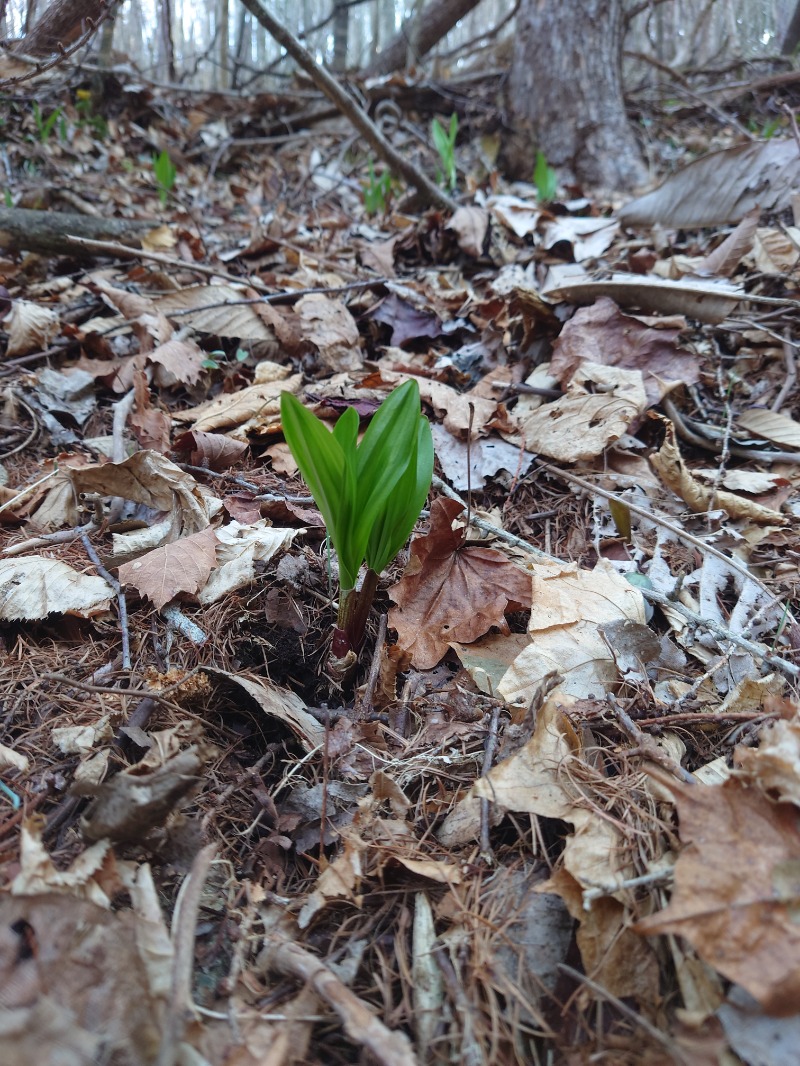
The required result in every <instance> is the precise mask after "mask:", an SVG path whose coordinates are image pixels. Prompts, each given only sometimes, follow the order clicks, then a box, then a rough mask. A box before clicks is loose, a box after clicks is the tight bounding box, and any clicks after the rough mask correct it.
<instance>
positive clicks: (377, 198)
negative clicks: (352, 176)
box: [362, 159, 392, 215]
mask: <svg viewBox="0 0 800 1066" xmlns="http://www.w3.org/2000/svg"><path fill="white" fill-rule="evenodd" d="M362 192H363V194H364V209H365V211H366V212H367V214H368V215H377V214H378V212H380V213H381V214H385V213H386V208H387V207H388V205H389V200H390V198H391V195H392V175H391V172H390V171H388V170H384V172H383V174H381V176H380V177H379V178H376V177H375V165H374V163H373V162H372V160H371V159H370V161H369V181H368V182H367V183H366V184H365V185H364V186H363V187H362Z"/></svg>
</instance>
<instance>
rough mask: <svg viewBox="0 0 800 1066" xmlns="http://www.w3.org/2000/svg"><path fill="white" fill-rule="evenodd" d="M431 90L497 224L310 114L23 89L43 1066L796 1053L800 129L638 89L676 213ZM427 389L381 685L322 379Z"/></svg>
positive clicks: (28, 717)
mask: <svg viewBox="0 0 800 1066" xmlns="http://www.w3.org/2000/svg"><path fill="white" fill-rule="evenodd" d="M397 84H398V85H399V86H400V88H399V89H398V92H399V93H400V94H401V97H402V100H401V102H402V107H401V106H400V105H399V104H398V103H397V102H391V101H389V102H386V101H384V105H383V110H382V111H381V110H380V108H379V114H378V116H377V117H378V120H379V121H381V122H382V123H383V128H384V130H385V132H386V134H387V136H389V137H390V139H391V140H392V142H393V144H394V145H395V147H396V148H398V149H399V150H400V151H402V152H403V153H405V154H406V155H407V156H408V157H409V158H413V159H414V160H415V162H416V164H417V165H418V166H419V167H420V168H421V169H424V171H425V172H426V173H428V174H429V175H430V176H431V177H432V178H435V177H436V175H437V171H439V172H440V173H441V174H442V175H443V176H444V178H445V180H446V179H447V175H448V171H449V160H448V158H447V156H446V153H445V154H440V155H437V152H436V151H435V150H434V149H433V148H432V147H431V135H430V118H431V109H434V110H437V111H438V114H439V116H440V118H441V122H442V127H443V129H447V128H448V122H449V118H450V107H451V106H452V107H453V108H456V109H457V110H459V112H460V116H461V117H460V120H459V126H458V138H457V145H456V148H455V155H454V162H455V164H456V168H457V169H456V173H455V184H454V189H453V191H452V195H453V196H454V197H455V198H456V199H457V200H458V202H459V208H458V210H457V211H456V213H455V214H453V215H449V214H447V213H444V212H443V211H442V210H438V209H436V210H428V211H419V210H417V209H415V208H414V206H413V202H409V200H408V198H407V195H406V190H405V189H403V188H402V187H401V186H400V184H399V183H398V182H397V180H396V179H394V178H392V177H391V176H389V175H388V172H386V171H385V170H384V168H383V165H382V164H380V163H379V162H377V161H375V160H370V158H369V156H368V154H367V153H365V152H364V151H363V150H362V148H361V147H360V142H359V140H358V138H357V137H356V136H355V135H354V134H353V132H352V130H351V128H350V127H349V126H348V125H347V124H346V123H345V122H344V121H343V120H341V119H337V118H336V117H335V116H331V115H329V116H328V117H327V118H326V119H325V120H324V121H322V120H320V121H319V122H315V123H314V124H313V125H308V126H307V125H304V123H307V122H309V114H310V113H313V111H314V109H315V108H316V109H317V110H319V109H320V106H321V105H320V103H319V101H317V100H316V98H315V96H314V94H313V93H312V92H310V91H305V90H303V91H302V92H298V93H297V94H295V95H294V96H292V95H291V94H287V96H285V97H280V98H279V97H277V96H276V97H258V98H251V99H249V100H247V101H246V102H243V101H242V100H241V99H238V98H234V97H232V96H226V95H224V94H218V95H213V94H205V95H204V94H197V93H195V94H190V93H188V92H187V93H183V94H181V93H179V92H177V91H175V90H166V89H162V88H158V87H154V86H149V87H148V86H145V85H142V84H138V85H135V84H133V83H132V82H131V80H130V79H128V80H126V79H124V78H114V77H109V78H107V79H106V80H105V81H104V82H100V81H98V80H94V81H92V80H91V78H90V77H89V76H88V75H84V74H82V73H81V72H80V71H74V72H72V73H64V71H61V70H59V69H58V68H56V69H55V70H53V71H51V72H50V74H49V75H48V76H47V77H46V78H45V79H44V80H43V81H42V82H41V83H38V84H37V88H36V90H35V92H34V90H30V89H26V87H25V85H24V83H23V84H22V85H20V86H19V87H17V88H16V90H15V95H13V96H10V97H9V98H8V106H7V108H6V110H5V115H6V119H5V124H4V125H3V126H2V128H0V148H2V166H3V172H4V174H5V178H6V182H7V184H6V186H5V206H4V207H2V208H0V220H1V224H0V235H1V236H0V241H2V243H0V283H2V288H0V331H1V332H0V343H2V345H3V357H2V362H1V363H0V377H1V378H2V382H1V385H0V387H1V388H2V408H1V409H0V461H1V462H2V470H0V473H2V484H0V545H1V550H0V640H1V641H2V649H1V650H2V663H1V664H0V677H1V680H0V698H1V699H2V704H1V708H2V709H1V710H0V723H1V724H0V789H1V790H2V791H1V792H0V884H2V886H3V894H2V895H1V896H0V912H1V913H2V921H0V1060H2V1062H3V1063H4V1064H6V1066H16V1064H19V1066H22V1064H23V1063H24V1064H26V1066H27V1064H28V1063H30V1062H37V1063H41V1064H44V1063H49V1062H55V1061H57V1059H58V1061H69V1062H70V1063H76V1064H77V1063H93V1062H98V1061H102V1062H107V1063H116V1064H126V1066H127V1064H131V1066H138V1064H142V1063H158V1064H159V1066H168V1064H169V1066H171V1064H172V1063H178V1062H180V1063H197V1064H200V1063H210V1064H212V1066H218V1064H219V1066H222V1064H231V1066H232V1064H235V1066H256V1064H260V1066H264V1064H269V1066H281V1064H284V1063H287V1064H288V1063H297V1064H300V1063H307V1064H315V1066H316V1064H320V1066H322V1064H324V1066H332V1064H337V1063H355V1062H364V1063H380V1064H385V1066H411V1064H413V1063H420V1064H422V1063H463V1064H467V1066H481V1064H486V1066H490V1064H491V1066H495V1064H523V1063H542V1064H544V1063H559V1062H564V1063H569V1064H578V1063H589V1062H593V1063H615V1064H627V1063H630V1064H640V1063H646V1064H648V1066H658V1064H662V1063H665V1064H667V1063H690V1064H704V1063H708V1064H712V1063H723V1064H728V1063H731V1064H732V1063H736V1062H740V1061H743V1062H746V1063H755V1062H758V1063H760V1064H762V1066H780V1064H782V1063H790V1062H792V1063H794V1062H796V1048H797V1047H798V1045H800V1015H798V1014H797V1013H796V1010H797V1003H798V1002H800V1000H798V994H800V926H798V924H797V906H798V898H799V897H800V890H799V889H798V872H797V871H798V866H797V863H798V856H799V855H800V832H799V831H798V820H797V805H798V804H800V715H799V714H798V703H797V697H796V691H797V681H798V675H800V655H798V651H799V650H800V626H798V623H797V621H796V619H797V611H798V602H797V599H798V597H797V592H798V560H800V544H798V540H797V536H796V522H797V516H798V514H800V463H799V460H800V425H798V422H797V421H795V419H794V416H795V415H796V414H797V412H798V407H799V406H800V389H799V388H798V383H797V372H796V363H797V351H798V346H799V345H798V340H797V337H798V331H797V321H798V308H799V307H800V302H799V301H800V293H799V292H798V289H799V288H800V266H799V265H798V264H799V262H800V218H798V217H797V216H800V204H798V201H797V197H796V196H795V199H794V212H795V213H793V209H792V203H793V201H792V197H791V192H792V185H793V183H794V182H793V179H791V178H790V179H787V180H788V185H787V180H784V179H785V175H786V173H787V172H788V173H789V174H790V175H791V174H795V175H796V173H797V162H796V159H797V155H796V153H797V148H798V144H797V142H796V140H795V134H793V131H792V126H791V123H790V121H789V119H788V118H787V117H786V116H784V115H783V113H782V112H781V111H780V110H779V109H776V108H775V106H774V100H773V99H772V98H769V99H768V98H767V97H766V96H764V97H763V98H758V97H745V98H744V99H746V100H747V110H744V109H741V108H739V104H740V103H741V100H739V101H738V102H737V103H736V105H733V104H731V105H729V108H730V115H729V117H730V118H732V119H733V120H734V121H731V122H728V121H727V120H726V116H725V115H723V116H722V117H721V118H720V114H719V108H718V107H715V108H714V109H713V110H712V111H709V110H704V109H703V108H700V107H698V106H697V105H696V101H693V102H692V103H691V104H687V105H686V106H679V105H677V104H676V103H675V101H674V100H673V101H671V102H670V103H669V105H667V104H662V103H657V104H656V103H653V98H652V97H651V99H650V102H649V103H648V105H647V109H644V105H643V104H642V103H641V102H640V103H639V105H637V106H638V107H639V113H638V118H639V120H640V122H639V128H640V130H641V131H642V136H643V137H644V136H645V135H646V138H647V143H646V145H645V148H646V150H647V152H648V154H649V157H650V160H651V162H652V163H653V164H654V173H656V172H658V173H662V174H663V173H664V171H665V170H666V169H667V168H670V169H674V170H675V171H676V173H675V177H674V179H673V181H676V182H677V184H676V185H674V186H669V185H665V186H664V187H663V190H662V191H661V192H660V193H658V194H656V196H657V199H656V200H655V201H652V200H651V201H650V202H649V203H648V202H646V201H644V200H643V201H640V202H639V203H638V204H634V205H629V206H628V207H623V205H624V203H625V198H623V197H622V196H618V197H615V196H607V197H603V196H596V195H591V194H589V193H588V192H587V191H585V190H581V189H577V188H568V189H563V188H562V189H556V188H555V187H553V188H551V189H550V190H549V191H548V190H547V189H546V188H545V186H546V184H547V180H548V175H547V173H546V171H544V170H543V171H542V172H541V173H540V174H539V175H538V179H537V184H538V188H537V185H535V184H531V185H509V184H508V183H506V182H504V181H503V179H502V176H501V175H499V174H498V171H497V169H496V162H495V160H496V158H497V149H498V146H499V145H501V143H502V136H503V132H502V126H501V124H500V123H499V121H498V120H497V115H498V104H497V101H496V99H495V97H494V92H495V90H496V85H495V84H494V83H492V82H491V81H488V82H486V83H481V82H478V81H475V82H474V83H471V87H470V88H469V89H468V90H467V89H465V88H462V89H461V90H459V89H458V88H457V87H456V88H452V89H450V90H448V92H447V93H432V92H431V91H429V90H425V92H423V91H422V89H420V90H419V92H418V93H417V95H416V97H415V95H414V92H413V90H411V89H409V88H408V87H407V86H406V87H405V88H404V87H403V85H402V84H401V83H400V82H398V83H397ZM784 91H785V94H786V96H785V98H786V99H789V100H791V91H792V87H791V86H789V87H788V88H787V89H786V90H784ZM794 92H795V93H796V92H797V89H796V87H795V89H794ZM402 94H405V95H402ZM448 101H449V102H448ZM414 102H416V107H417V110H414V107H413V106H412V103H414ZM795 104H797V100H796V99H795ZM768 127H769V128H768ZM748 130H749V131H751V132H755V134H756V135H761V134H768V135H769V136H768V137H756V138H755V139H754V138H752V137H748V132H747V131H748ZM712 148H713V149H717V150H720V151H721V152H722V153H723V154H721V155H718V156H716V157H714V162H713V163H712V165H711V170H710V171H709V170H708V169H707V170H705V171H703V172H698V171H696V170H692V168H691V167H690V168H689V170H686V171H684V170H682V169H681V167H682V166H683V165H684V164H686V163H689V162H690V161H691V159H692V158H693V157H694V156H702V155H703V153H705V152H706V151H708V150H711V149H712ZM694 165H695V166H697V165H698V164H694ZM782 168H783V169H782ZM687 175H688V176H687ZM754 176H757V177H758V182H756V181H754ZM555 177H556V178H557V175H556V176H555ZM756 184H757V185H758V190H759V191H758V196H759V200H758V202H757V203H756V202H751V203H746V202H745V201H746V200H747V196H748V195H749V196H751V198H752V196H754V195H755V193H753V188H754V186H755V185H756ZM664 190H666V191H664ZM743 202H745V206H744V208H743V207H742V203H743ZM747 207H749V208H750V210H747V209H746V208H747ZM25 209H28V210H35V211H36V212H38V213H40V217H42V218H45V219H46V222H45V223H44V226H45V229H46V230H47V233H48V239H49V240H51V241H55V242H56V243H55V244H52V243H51V244H50V245H46V244H43V243H42V242H43V240H44V239H45V238H43V237H42V236H41V233H40V232H39V231H38V229H37V230H36V232H34V228H33V223H32V222H31V216H28V215H23V214H20V211H22V210H25ZM43 212H45V213H46V214H44V215H42V214H41V213H43ZM67 212H69V213H70V215H69V217H67V216H66V214H65V213H67ZM78 216H80V217H81V218H82V219H83V220H84V222H85V223H87V224H89V225H92V224H96V225H97V226H98V227H102V223H103V221H104V220H107V219H111V218H114V219H117V220H121V223H124V226H127V225H128V224H129V223H131V224H132V223H134V222H139V223H141V222H145V223H146V225H145V226H139V228H136V226H134V225H131V229H130V232H125V229H124V226H121V228H120V230H119V232H116V233H114V234H109V235H105V236H104V237H99V236H98V233H100V232H101V228H100V229H98V230H97V232H96V233H95V235H94V236H88V237H87V236H83V237H82V242H83V243H81V244H77V243H74V242H73V243H72V244H71V245H70V244H69V242H68V235H69V234H72V233H74V232H75V226H76V225H77V224H78V223H77V221H76V218H77V217H78ZM81 233H85V230H84V229H82V230H81ZM98 241H101V243H97V242H98ZM93 242H94V243H93ZM409 377H413V378H414V379H415V380H416V381H417V382H418V383H419V388H420V394H421V398H422V410H423V413H424V414H425V415H426V417H428V418H429V420H430V422H431V427H432V431H433V437H434V444H435V451H436V470H435V478H434V485H433V489H432V491H431V495H430V498H429V502H428V505H427V508H428V509H427V510H426V511H425V512H423V515H422V516H421V518H420V521H419V523H418V525H417V529H416V532H415V534H414V537H413V538H412V542H411V547H410V549H406V550H404V551H403V552H401V555H400V557H399V558H398V559H397V560H396V561H395V562H394V563H393V564H392V565H391V566H390V568H389V570H388V571H387V572H386V573H385V574H384V575H383V576H382V579H381V583H380V586H379V588H378V592H377V596H376V602H375V609H374V610H373V612H372V616H371V618H370V622H369V626H368V633H367V639H366V641H365V644H364V646H363V648H362V650H361V654H360V657H359V660H358V662H357V665H356V667H355V668H354V670H352V671H351V672H350V673H349V674H348V673H345V674H342V672H341V670H337V669H336V663H335V662H333V661H332V659H331V634H332V627H333V623H334V621H335V615H336V606H335V604H336V598H337V582H336V560H335V557H333V556H332V553H331V551H330V546H329V544H328V542H327V541H326V537H325V528H324V523H323V520H322V517H321V515H320V513H319V511H318V510H317V508H316V506H315V504H314V501H313V499H312V498H311V496H310V494H309V492H308V490H307V488H306V487H305V485H304V483H303V481H302V479H301V478H300V477H299V475H298V474H297V468H296V465H295V464H294V460H293V458H292V455H291V453H290V451H289V449H288V447H287V445H286V443H285V441H284V438H283V432H282V428H281V423H280V410H279V402H280V395H281V392H283V391H285V390H286V391H290V392H293V393H294V394H295V395H296V396H298V397H299V398H300V399H301V400H302V402H303V403H305V404H306V405H307V406H308V407H310V408H311V409H312V410H313V411H315V412H316V413H317V414H318V415H319V416H320V417H321V418H322V419H323V420H326V421H327V423H328V425H332V424H333V422H334V421H335V419H336V418H337V417H338V415H339V414H340V413H341V412H342V411H343V410H344V409H345V408H346V407H348V406H351V405H354V406H355V407H356V410H357V412H358V414H359V415H360V416H361V418H362V419H363V421H364V424H365V425H366V423H367V421H368V419H369V417H370V416H371V415H372V414H373V413H374V411H375V410H376V409H377V408H378V406H379V404H380V403H381V401H382V400H383V399H384V398H385V396H386V395H387V394H388V393H389V392H390V391H391V389H392V388H394V387H395V386H396V385H398V384H400V383H402V382H403V381H405V380H407V379H408V378H409ZM58 1056H62V1057H61V1058H58Z"/></svg>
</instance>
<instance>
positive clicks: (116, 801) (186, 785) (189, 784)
mask: <svg viewBox="0 0 800 1066" xmlns="http://www.w3.org/2000/svg"><path fill="white" fill-rule="evenodd" d="M213 754H214V749H213V748H211V746H210V745H207V744H206V745H201V744H193V745H192V746H191V747H189V748H187V749H186V750H185V751H181V752H178V754H177V755H174V756H172V757H170V758H168V759H166V760H165V761H163V762H161V763H160V765H158V766H156V767H154V768H153V767H150V766H148V765H146V764H143V763H137V764H136V765H134V766H130V767H128V768H127V769H125V770H122V771H120V773H118V774H115V775H114V777H112V778H110V779H109V780H108V781H105V782H104V783H103V784H102V785H100V787H99V788H98V789H97V793H96V797H95V799H94V800H93V801H92V803H91V805H90V806H89V808H88V810H87V812H86V814H85V815H84V816H83V818H82V819H81V830H82V832H83V835H84V836H85V837H86V839H87V840H104V839H108V840H112V841H115V842H134V841H141V840H143V839H144V838H145V837H146V836H147V834H148V833H149V832H150V831H151V830H153V829H156V828H158V827H160V826H163V825H164V824H165V822H166V821H167V819H168V818H169V816H170V815H171V814H172V813H173V811H174V810H175V809H176V808H177V807H178V806H179V805H180V804H181V803H183V802H184V800H185V799H186V797H187V796H189V795H190V794H191V793H192V792H194V791H196V790H197V789H199V788H200V787H201V786H202V783H203V778H202V770H203V767H204V765H205V764H206V763H207V762H208V761H209V759H210V758H211V757H212V756H213Z"/></svg>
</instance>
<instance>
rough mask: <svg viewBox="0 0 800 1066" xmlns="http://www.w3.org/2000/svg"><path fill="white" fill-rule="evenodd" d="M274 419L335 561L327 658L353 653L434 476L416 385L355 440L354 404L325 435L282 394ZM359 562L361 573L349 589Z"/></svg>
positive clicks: (394, 397) (390, 401) (398, 394)
mask: <svg viewBox="0 0 800 1066" xmlns="http://www.w3.org/2000/svg"><path fill="white" fill-rule="evenodd" d="M281 423H282V425H283V432H284V436H285V437H286V443H287V444H288V445H289V448H290V450H291V452H292V455H293V456H294V459H295V462H296V463H297V466H298V468H299V470H300V473H301V474H302V475H303V478H304V480H305V482H306V484H307V485H308V487H309V489H310V490H311V495H312V496H313V497H314V501H315V502H316V505H317V507H318V508H319V510H320V512H321V513H322V517H323V518H324V519H325V525H326V526H327V529H328V535H329V537H330V539H331V543H332V544H333V547H334V549H335V551H336V555H337V558H338V560H339V584H340V591H339V614H338V619H337V631H336V632H335V634H334V645H333V651H334V655H335V657H336V658H338V659H343V658H345V657H346V656H347V655H348V653H350V652H352V653H353V654H354V655H357V653H358V649H359V647H360V645H361V642H362V640H363V636H364V628H365V626H366V621H367V616H368V614H369V609H370V607H371V605H372V599H373V597H374V595H375V591H376V589H377V587H378V577H379V575H380V573H381V571H382V570H383V569H385V567H386V566H388V564H389V563H390V562H391V561H392V559H394V557H395V555H397V553H398V552H399V551H400V549H401V548H402V547H403V545H404V544H405V542H406V541H407V540H408V537H409V535H410V533H411V530H412V529H413V528H414V524H415V522H416V521H417V519H418V518H419V513H420V511H421V510H422V507H423V504H424V503H425V500H426V498H427V495H428V490H429V489H430V484H431V477H432V476H433V439H432V436H431V427H430V424H429V422H428V420H427V418H425V416H424V415H423V414H422V412H421V410H420V399H419V386H418V385H417V383H416V381H413V380H412V381H406V382H405V383H404V384H403V385H401V386H400V387H399V388H397V389H395V390H394V391H393V392H392V393H390V395H389V396H388V397H387V398H386V400H384V402H383V403H382V404H381V406H380V407H379V408H378V410H377V412H376V414H375V415H374V417H373V419H372V421H371V422H370V424H369V426H368V428H367V431H366V433H365V434H364V437H363V439H362V441H361V443H360V444H359V443H358V414H357V412H356V409H355V408H354V407H348V408H347V410H346V411H345V412H344V414H343V415H342V416H341V417H340V418H339V420H338V421H337V423H336V425H335V427H334V429H333V432H330V431H329V430H328V429H327V428H326V427H325V425H324V424H323V423H322V422H321V421H320V419H318V418H317V417H316V415H314V414H312V413H311V412H310V411H309V410H308V409H307V408H306V407H304V406H303V405H302V404H301V403H300V401H299V400H298V399H297V398H296V397H295V396H294V395H292V394H291V393H289V392H284V393H283V394H282V395H281ZM364 562H366V564H367V573H366V576H365V577H364V581H363V583H362V586H361V588H360V589H358V590H356V582H357V580H358V575H359V571H360V569H361V565H362V563H364Z"/></svg>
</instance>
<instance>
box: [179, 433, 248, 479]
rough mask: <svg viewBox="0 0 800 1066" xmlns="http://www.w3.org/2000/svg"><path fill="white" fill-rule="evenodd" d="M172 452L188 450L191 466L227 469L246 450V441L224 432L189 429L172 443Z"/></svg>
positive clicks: (219, 469)
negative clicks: (228, 435) (235, 438)
mask: <svg viewBox="0 0 800 1066" xmlns="http://www.w3.org/2000/svg"><path fill="white" fill-rule="evenodd" d="M172 450H173V452H183V453H184V454H185V453H187V452H188V458H189V462H190V463H191V465H192V466H205V467H207V468H208V469H209V470H216V471H222V470H228V469H229V468H230V467H232V466H233V465H234V463H235V462H236V461H237V460H238V459H241V457H242V456H243V455H244V453H245V452H246V451H247V442H246V441H243V440H233V438H232V437H227V436H225V434H224V433H204V432H203V431H202V430H199V429H190V430H189V431H188V432H187V433H182V434H181V436H180V437H178V439H177V440H176V441H174V443H173V445H172Z"/></svg>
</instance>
